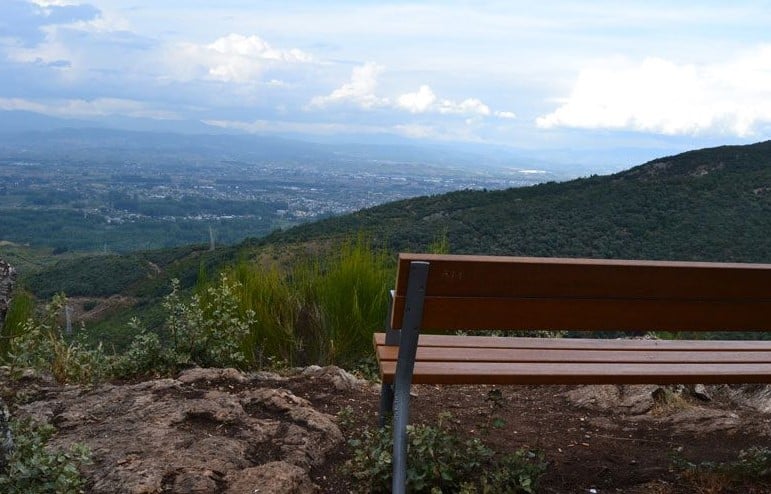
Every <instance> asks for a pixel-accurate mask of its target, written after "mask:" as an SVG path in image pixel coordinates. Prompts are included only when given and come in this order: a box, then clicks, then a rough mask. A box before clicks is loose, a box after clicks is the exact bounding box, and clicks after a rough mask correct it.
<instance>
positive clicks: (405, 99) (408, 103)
mask: <svg viewBox="0 0 771 494" xmlns="http://www.w3.org/2000/svg"><path fill="white" fill-rule="evenodd" d="M435 101H436V95H435V94H434V92H433V91H432V90H431V88H430V87H428V86H426V85H425V84H424V85H422V86H420V89H419V90H418V91H417V92H415V93H406V94H403V95H401V96H399V98H398V99H397V100H396V102H397V104H398V105H399V106H400V107H402V108H404V109H405V110H407V111H409V112H410V113H424V112H426V111H427V110H428V109H429V108H431V105H433V104H434V102H435Z"/></svg>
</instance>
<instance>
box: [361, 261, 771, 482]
mask: <svg viewBox="0 0 771 494" xmlns="http://www.w3.org/2000/svg"><path fill="white" fill-rule="evenodd" d="M391 294H392V300H391V309H390V313H389V318H388V321H387V324H386V326H387V327H386V332H385V333H376V334H375V335H374V342H375V349H376V352H377V358H378V362H379V366H380V375H381V378H382V381H383V386H382V392H381V399H380V423H381V426H382V425H385V423H386V422H385V421H386V417H388V416H390V415H391V414H393V436H394V450H393V468H394V478H393V492H395V493H399V492H404V490H405V482H406V458H407V437H406V427H407V424H408V420H409V404H410V403H409V400H410V386H411V384H412V383H418V384H674V383H678V384H688V383H691V384H695V383H715V384H717V383H724V384H732V383H771V341H762V340H751V341H738V340H731V341H707V340H651V339H590V338H528V337H492V336H474V335H473V331H474V330H519V331H523V330H568V331H587V332H589V331H591V332H596V331H626V332H647V331H666V332H674V331H689V332H692V331H693V332H695V331H771V264H735V263H731V264H729V263H703V262H699V263H696V262H664V261H617V260H590V259H548V258H526V257H490V256H454V255H429V254H401V255H400V256H399V266H398V271H397V280H396V289H395V290H394V291H392V292H391ZM457 330H463V331H464V332H465V333H467V334H468V333H472V334H468V335H464V336H457V335H454V334H420V333H422V332H424V331H426V332H428V333H437V332H439V333H441V332H444V333H447V332H450V333H454V332H457Z"/></svg>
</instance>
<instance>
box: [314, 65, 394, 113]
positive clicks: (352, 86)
mask: <svg viewBox="0 0 771 494" xmlns="http://www.w3.org/2000/svg"><path fill="white" fill-rule="evenodd" d="M382 71H383V67H382V66H380V65H378V64H376V63H374V62H367V63H365V64H364V65H362V66H360V67H354V69H353V71H352V72H351V79H350V81H348V82H346V83H345V84H343V85H342V86H340V87H339V88H337V89H335V90H334V91H332V92H331V93H330V94H328V95H327V96H316V97H314V98H313V99H312V100H311V103H310V106H311V107H321V108H323V107H325V106H328V105H330V104H335V103H354V104H356V105H358V106H360V107H362V108H365V109H370V108H375V107H378V106H386V105H388V104H389V102H388V100H387V99H385V98H380V97H378V96H376V95H375V88H376V87H377V76H378V75H379V74H380V73H381V72H382Z"/></svg>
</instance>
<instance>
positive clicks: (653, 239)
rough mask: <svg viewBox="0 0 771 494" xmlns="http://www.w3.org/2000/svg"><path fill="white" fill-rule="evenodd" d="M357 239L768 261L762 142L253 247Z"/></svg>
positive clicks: (473, 248)
mask: <svg viewBox="0 0 771 494" xmlns="http://www.w3.org/2000/svg"><path fill="white" fill-rule="evenodd" d="M357 231H366V232H369V234H370V235H372V237H373V238H374V239H375V241H376V242H380V243H385V244H387V245H388V246H389V247H390V248H392V249H393V250H422V249H425V247H426V246H427V245H428V244H429V243H431V242H432V241H434V240H435V239H436V238H437V237H440V236H443V235H446V236H447V237H448V239H449V243H450V247H451V250H452V252H453V253H483V254H509V255H535V256H569V257H598V258H614V257H615V258H647V259H673V260H674V259H679V260H696V259H701V260H716V261H717V260H732V261H757V262H759V261H771V141H767V142H762V143H758V144H752V145H747V146H723V147H718V148H711V149H703V150H698V151H690V152H687V153H683V154H680V155H676V156H670V157H665V158H661V159H657V160H654V161H651V162H649V163H646V164H644V165H640V166H638V167H635V168H632V169H630V170H627V171H624V172H621V173H617V174H614V175H609V176H592V177H588V178H582V179H577V180H572V181H569V182H563V183H554V182H550V183H546V184H541V185H536V186H532V187H526V188H518V189H508V190H503V191H461V192H455V193H450V194H444V195H439V196H432V197H422V198H417V199H410V200H405V201H399V202H395V203H389V204H386V205H383V206H379V207H375V208H371V209H366V210H362V211H359V212H357V213H354V214H351V215H347V216H342V217H337V218H330V219H327V220H324V221H320V222H317V223H312V224H308V225H302V226H299V227H296V228H293V229H291V230H287V231H285V232H276V233H274V234H272V235H270V236H268V237H267V238H265V239H263V240H261V241H257V242H255V243H256V244H257V245H259V246H265V245H270V244H275V243H279V244H287V243H295V242H307V241H313V240H318V239H320V238H334V237H337V236H345V235H351V234H352V233H354V232H357Z"/></svg>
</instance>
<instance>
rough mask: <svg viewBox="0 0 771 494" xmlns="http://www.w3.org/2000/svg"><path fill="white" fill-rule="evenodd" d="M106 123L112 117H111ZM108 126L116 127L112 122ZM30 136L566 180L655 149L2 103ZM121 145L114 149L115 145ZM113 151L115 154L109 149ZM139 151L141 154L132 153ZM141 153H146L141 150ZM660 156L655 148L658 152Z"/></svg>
mask: <svg viewBox="0 0 771 494" xmlns="http://www.w3.org/2000/svg"><path fill="white" fill-rule="evenodd" d="M105 122H106V124H105ZM105 125H109V127H105ZM18 142H23V143H26V144H28V145H29V146H30V147H31V149H32V148H34V149H39V150H40V151H41V152H45V151H47V150H57V151H69V152H77V153H84V152H85V151H88V152H89V153H91V154H90V155H89V156H96V157H97V158H99V159H105V158H115V159H124V158H126V156H124V155H120V154H118V153H119V152H122V151H132V152H138V151H141V150H148V151H152V152H153V153H157V152H159V151H162V150H165V151H167V152H169V157H168V158H169V159H170V160H172V162H176V161H174V159H175V155H176V157H177V158H180V157H181V158H185V157H190V155H191V154H192V153H198V155H199V156H200V155H201V153H203V155H205V156H206V157H207V158H211V157H213V156H214V157H219V156H221V155H222V154H223V152H225V153H228V154H229V155H230V156H235V157H236V159H258V158H269V159H305V158H308V157H309V156H310V157H311V158H312V159H316V160H327V159H337V160H339V159H340V158H343V159H346V158H348V159H357V160H359V161H360V159H362V158H363V159H370V160H379V161H387V160H391V161H399V162H408V163H431V164H434V165H442V166H451V167H461V168H464V169H465V170H467V171H475V172H484V171H485V170H490V169H491V170H497V171H500V170H509V169H512V168H513V169H523V168H524V169H532V168H537V169H539V170H545V171H547V172H550V173H553V174H554V175H555V176H557V177H558V178H559V179H567V178H574V177H578V176H584V175H588V174H591V173H601V174H604V173H611V172H614V171H618V170H620V169H622V168H624V167H627V166H630V165H631V164H632V163H635V162H640V161H642V160H644V159H649V158H650V157H651V156H652V155H651V152H652V151H651V148H650V147H646V148H639V147H632V146H627V147H621V146H617V147H608V146H604V147H603V146H602V144H599V143H598V145H597V146H594V145H590V147H588V148H572V149H560V148H548V149H538V150H534V149H515V148H512V147H509V146H503V145H491V144H489V143H474V142H447V141H438V140H423V139H409V138H406V137H400V136H397V135H393V134H342V135H340V134H334V135H317V134H298V133H264V134H245V133H241V132H236V131H229V130H227V129H222V128H219V127H213V126H210V125H206V124H204V123H202V122H197V123H196V122H180V121H173V120H149V119H140V118H126V117H112V118H108V119H106V120H100V121H96V120H88V119H64V118H55V117H49V116H44V115H40V114H37V113H32V112H26V111H2V110H0V150H2V149H3V147H2V143H6V144H8V143H11V144H15V143H18ZM113 144H117V147H115V148H113V147H112V145H113ZM688 145H689V144H688V143H687V142H682V143H680V144H679V145H678V146H679V147H672V144H671V143H670V144H669V145H667V146H668V147H663V148H661V147H659V149H663V151H662V152H675V151H676V150H678V149H686V148H687V146H688ZM110 151H112V153H111V154H110V153H109V152H110ZM129 156H130V157H132V158H133V157H136V156H137V153H133V154H131V155H129ZM139 156H140V157H141V155H139ZM654 156H655V154H654Z"/></svg>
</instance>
